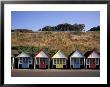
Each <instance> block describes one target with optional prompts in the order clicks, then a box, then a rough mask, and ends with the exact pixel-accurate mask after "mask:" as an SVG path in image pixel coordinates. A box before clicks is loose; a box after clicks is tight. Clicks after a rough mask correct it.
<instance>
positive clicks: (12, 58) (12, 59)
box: [11, 54, 14, 69]
mask: <svg viewBox="0 0 110 87" xmlns="http://www.w3.org/2000/svg"><path fill="white" fill-rule="evenodd" d="M13 68H14V55H13V54H12V55H11V69H13Z"/></svg>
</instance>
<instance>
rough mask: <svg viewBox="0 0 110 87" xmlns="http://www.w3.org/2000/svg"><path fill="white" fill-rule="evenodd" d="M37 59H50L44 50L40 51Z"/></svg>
mask: <svg viewBox="0 0 110 87" xmlns="http://www.w3.org/2000/svg"><path fill="white" fill-rule="evenodd" d="M35 57H38V58H49V56H48V55H47V54H46V53H45V52H44V51H43V50H41V51H39V53H37V54H36V56H35Z"/></svg>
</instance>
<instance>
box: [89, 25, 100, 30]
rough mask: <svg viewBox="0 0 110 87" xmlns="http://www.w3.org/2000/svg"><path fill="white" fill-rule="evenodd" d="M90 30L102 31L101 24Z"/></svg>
mask: <svg viewBox="0 0 110 87" xmlns="http://www.w3.org/2000/svg"><path fill="white" fill-rule="evenodd" d="M89 31H100V26H97V27H93V28H91V29H90V30H89Z"/></svg>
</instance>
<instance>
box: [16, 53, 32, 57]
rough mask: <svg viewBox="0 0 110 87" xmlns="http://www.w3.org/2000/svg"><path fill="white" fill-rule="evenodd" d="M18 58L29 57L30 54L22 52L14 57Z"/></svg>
mask: <svg viewBox="0 0 110 87" xmlns="http://www.w3.org/2000/svg"><path fill="white" fill-rule="evenodd" d="M18 57H31V56H30V54H28V53H25V52H22V53H21V54H19V55H18V56H16V58H18Z"/></svg>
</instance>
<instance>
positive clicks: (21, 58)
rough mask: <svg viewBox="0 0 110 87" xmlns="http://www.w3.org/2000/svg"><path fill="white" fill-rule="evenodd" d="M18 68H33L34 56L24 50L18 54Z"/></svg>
mask: <svg viewBox="0 0 110 87" xmlns="http://www.w3.org/2000/svg"><path fill="white" fill-rule="evenodd" d="M16 58H17V59H18V68H20V69H32V68H33V65H34V64H33V57H32V55H31V54H29V53H25V52H22V53H20V54H19V55H18V56H16Z"/></svg>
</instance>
